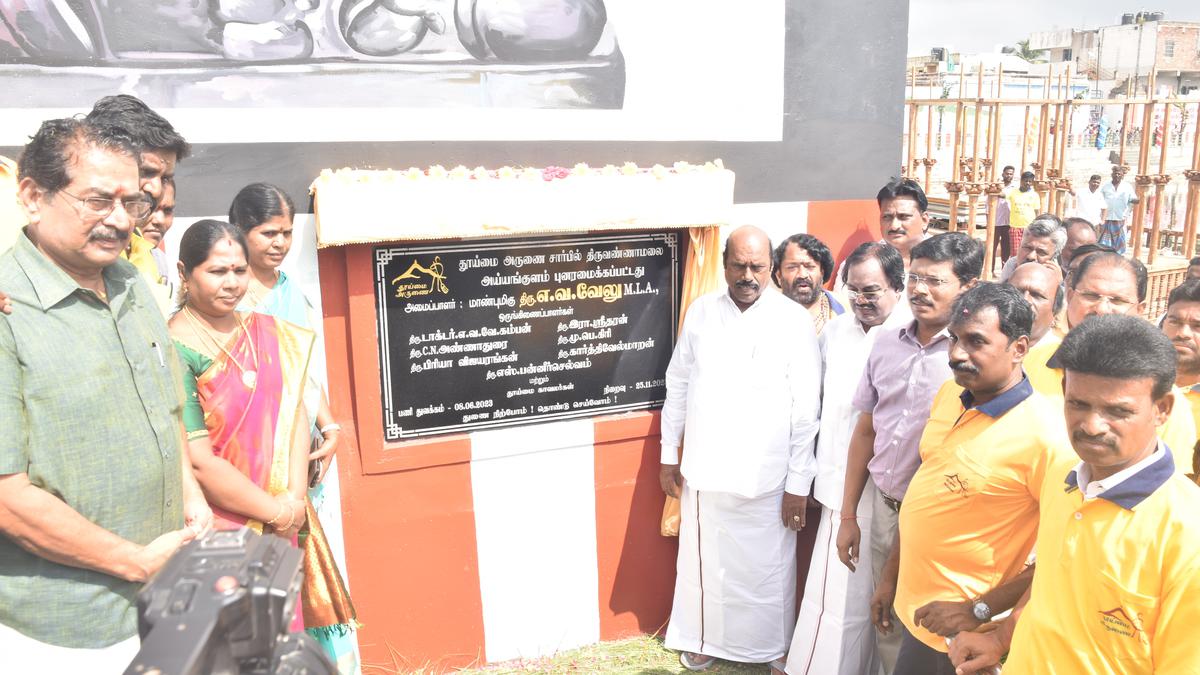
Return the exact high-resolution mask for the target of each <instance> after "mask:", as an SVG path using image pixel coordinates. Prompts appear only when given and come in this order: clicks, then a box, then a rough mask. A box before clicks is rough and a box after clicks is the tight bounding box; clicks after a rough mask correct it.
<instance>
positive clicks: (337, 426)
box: [317, 422, 342, 436]
mask: <svg viewBox="0 0 1200 675" xmlns="http://www.w3.org/2000/svg"><path fill="white" fill-rule="evenodd" d="M341 430H342V425H340V424H338V423H337V422H330V423H329V424H326V425H325V426H323V427H321V428H320V429H317V431H320V432H321V435H322V436H324V435H326V434H328V433H329V432H331V431H341Z"/></svg>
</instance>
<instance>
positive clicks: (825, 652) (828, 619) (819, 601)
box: [787, 242, 912, 675]
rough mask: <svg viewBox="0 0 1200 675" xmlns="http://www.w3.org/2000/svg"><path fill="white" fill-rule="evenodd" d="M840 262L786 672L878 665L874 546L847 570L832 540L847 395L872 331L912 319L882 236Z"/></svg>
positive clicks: (826, 338) (865, 511)
mask: <svg viewBox="0 0 1200 675" xmlns="http://www.w3.org/2000/svg"><path fill="white" fill-rule="evenodd" d="M842 270H843V274H845V275H846V279H845V287H846V293H847V294H848V295H849V296H850V309H851V312H849V313H846V314H842V315H841V316H838V317H835V318H834V319H833V320H832V321H830V322H829V323H828V324H826V326H825V330H824V331H823V332H822V333H821V335H820V337H819V339H818V341H819V343H820V346H821V355H822V358H823V360H824V362H825V377H824V386H823V387H822V394H821V427H820V431H819V432H818V433H817V476H816V480H815V481H814V482H813V497H814V498H816V499H817V501H819V502H820V503H821V520H820V524H819V525H818V526H817V539H816V546H815V548H814V549H813V553H812V562H811V564H810V565H809V568H808V577H807V581H806V582H805V589H804V600H803V602H802V603H801V605H800V615H799V617H798V618H797V619H796V631H795V634H794V635H793V637H792V646H791V649H789V650H788V663H787V672H789V673H791V674H792V675H817V674H826V673H827V674H829V675H860V674H861V673H875V672H877V671H878V670H879V654H878V650H877V649H876V647H875V631H874V630H873V629H872V628H871V623H870V621H868V620H867V615H866V611H865V609H866V607H867V604H868V603H869V602H870V600H871V593H872V591H873V590H874V586H873V582H872V578H871V571H870V570H871V561H870V555H871V551H870V549H867V550H865V551H863V553H862V557H861V558H860V563H861V564H862V565H863V566H864V568H863V569H859V570H858V571H856V572H851V571H850V570H848V569H847V568H846V567H845V566H843V565H841V564H839V562H838V558H837V548H836V547H835V546H834V545H833V543H834V537H835V536H836V535H837V530H838V526H839V525H840V524H841V517H842V488H843V486H844V485H845V482H846V447H847V445H848V443H849V441H850V435H851V434H852V433H853V432H854V426H855V424H856V423H857V421H858V417H859V414H860V413H859V412H858V411H857V410H855V409H854V406H853V403H852V402H853V398H854V390H855V389H856V388H857V387H858V380H859V378H861V377H862V372H863V367H864V366H865V365H866V363H867V357H868V356H870V354H871V347H872V346H873V345H874V344H875V339H876V338H877V337H878V336H879V334H880V333H882V332H884V331H885V330H887V329H889V328H899V327H901V326H904V325H907V324H909V323H910V322H911V321H912V314H911V313H909V311H908V304H907V303H905V302H904V301H903V296H904V262H903V261H902V260H901V259H900V253H899V252H898V251H897V250H896V249H894V248H892V247H891V246H889V245H888V244H881V243H879V242H868V243H866V244H861V245H859V246H858V248H856V249H854V251H853V252H852V253H851V254H850V256H849V257H848V258H846V263H845V265H844V266H843V267H842ZM873 501H874V495H864V497H863V498H862V499H861V500H859V503H858V510H857V513H858V516H859V518H861V519H862V522H863V525H864V526H865V527H869V526H868V525H867V523H869V522H870V518H871V506H872V504H873Z"/></svg>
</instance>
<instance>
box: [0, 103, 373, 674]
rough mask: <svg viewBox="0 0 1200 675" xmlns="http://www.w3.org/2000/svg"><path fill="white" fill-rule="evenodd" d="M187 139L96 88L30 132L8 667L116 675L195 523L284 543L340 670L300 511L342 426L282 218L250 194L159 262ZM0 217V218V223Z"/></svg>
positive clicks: (6, 561) (7, 569)
mask: <svg viewBox="0 0 1200 675" xmlns="http://www.w3.org/2000/svg"><path fill="white" fill-rule="evenodd" d="M189 153H190V146H189V145H188V143H187V141H186V140H185V139H184V138H183V137H182V136H181V135H180V134H179V133H178V132H177V131H176V130H175V129H174V128H173V127H172V125H171V124H170V123H169V122H168V121H167V120H166V119H164V118H163V117H162V116H161V115H159V114H157V113H156V112H154V111H153V110H151V109H150V108H149V107H147V106H146V105H145V104H144V103H143V102H142V101H140V100H138V99H136V98H134V97H131V96H125V95H120V96H110V97H105V98H103V99H101V100H99V101H97V102H96V104H95V106H94V107H93V108H92V110H91V111H90V112H89V113H88V114H87V115H86V116H78V117H72V118H64V119H54V120H47V121H45V122H43V123H42V124H41V126H40V128H39V129H38V130H37V132H36V133H35V134H34V135H33V136H32V138H31V139H30V141H29V143H28V144H27V145H26V146H25V147H24V149H23V151H22V153H21V155H20V157H19V158H18V161H17V167H16V176H15V179H16V185H15V192H16V195H15V196H16V200H17V202H18V203H19V204H20V207H21V212H22V225H23V227H21V229H20V232H19V233H18V234H16V236H14V237H12V238H11V239H12V241H13V244H12V245H11V248H9V250H7V252H5V253H3V255H0V311H2V312H3V313H2V314H0V425H3V426H4V428H5V432H6V433H5V438H6V440H5V441H4V442H3V445H2V446H0V651H3V652H4V654H5V657H4V663H5V665H4V666H3V668H2V669H3V670H5V671H6V672H8V671H9V669H10V668H11V669H12V672H35V671H36V670H40V671H46V672H56V673H57V672H63V673H65V672H80V673H83V672H88V673H110V672H122V671H124V669H125V667H126V666H127V665H128V664H129V662H130V661H131V660H132V658H133V656H134V655H135V654H136V653H137V650H138V646H139V639H138V635H137V623H138V622H137V608H136V604H135V603H136V594H137V592H138V590H139V589H140V588H141V585H142V583H144V582H145V581H146V580H147V579H148V578H149V577H150V576H152V575H153V574H154V573H155V572H156V571H157V570H158V569H159V568H160V567H161V566H162V565H163V564H164V563H165V562H166V561H167V560H168V559H169V558H170V557H171V556H172V555H174V554H175V553H176V552H177V551H178V550H179V549H180V548H181V547H182V546H184V545H185V544H187V543H188V542H190V541H192V540H193V539H195V538H196V537H198V536H201V535H203V534H204V533H206V532H207V531H208V530H209V529H211V528H222V529H229V528H239V527H249V528H251V529H253V530H255V531H258V532H264V533H272V534H274V535H278V536H280V537H284V538H286V539H289V540H290V541H292V543H293V544H295V545H297V546H299V547H301V548H302V549H303V560H304V585H303V588H302V591H301V598H300V602H299V603H297V610H296V615H295V617H294V620H293V622H292V627H293V628H294V629H297V630H299V629H301V628H303V629H305V630H307V632H308V633H309V634H310V635H312V636H313V638H314V639H316V640H317V642H318V643H320V645H321V646H322V647H323V649H324V651H325V652H326V654H327V655H328V656H329V658H330V660H331V661H332V662H334V663H335V664H336V665H337V667H338V668H339V671H340V672H344V673H349V672H357V669H358V666H357V654H356V650H355V645H354V631H355V628H356V625H357V624H356V620H355V612H354V608H353V605H352V603H351V601H350V598H349V596H348V594H347V592H346V588H345V584H344V581H343V578H342V576H341V573H340V571H339V570H338V569H337V566H336V564H335V563H334V558H333V555H332V553H331V551H330V549H329V545H328V543H327V541H326V538H325V535H324V532H323V530H322V528H321V525H320V521H319V519H318V516H317V506H318V505H319V504H320V503H321V500H322V499H323V497H324V493H323V490H322V480H323V479H324V477H325V474H326V472H327V471H328V469H329V464H330V462H331V461H332V459H333V456H334V453H335V451H336V448H337V445H338V434H339V431H340V427H339V425H338V424H337V422H336V421H335V419H334V417H333V415H332V413H331V411H330V409H329V404H328V399H327V396H326V395H325V392H324V390H323V388H322V386H321V384H320V383H321V382H322V381H323V374H322V373H320V372H319V369H318V368H314V367H313V365H312V364H313V363H314V361H317V362H319V355H318V353H319V351H320V347H319V346H317V345H316V338H315V333H314V331H313V328H314V327H315V321H316V319H315V317H314V316H313V313H312V306H311V304H310V303H309V302H308V300H307V299H306V298H305V297H304V295H303V293H302V292H301V291H300V290H299V288H298V287H297V286H296V285H295V284H294V283H292V282H291V280H289V279H288V277H287V275H286V274H284V273H283V272H281V271H280V270H279V266H280V264H281V263H282V262H283V259H284V257H285V256H286V255H287V253H288V250H289V248H290V247H291V237H292V227H293V226H292V220H293V216H294V211H295V209H294V207H293V205H292V202H291V200H290V199H289V198H288V196H287V195H286V194H285V193H284V192H283V191H282V190H280V189H279V188H277V187H274V186H272V185H269V184H266V183H255V184H252V185H249V186H246V187H245V188H243V189H242V190H241V191H240V192H238V193H237V194H236V196H233V198H232V204H231V206H230V209H229V221H228V222H225V221H217V220H202V221H199V222H196V223H194V224H192V225H191V226H190V227H189V228H188V229H187V231H186V232H185V233H184V235H183V237H182V238H181V239H180V242H179V254H178V260H170V259H169V258H168V256H167V254H166V252H165V247H164V244H163V238H164V236H165V235H166V234H167V233H168V231H169V230H170V229H171V227H172V225H173V222H174V209H175V203H176V196H177V189H178V195H179V196H181V197H186V194H187V193H186V186H182V187H179V188H177V185H176V181H175V169H176V165H177V163H178V162H180V161H183V160H185V159H186V158H187V157H188V155H189ZM6 225H7V223H6Z"/></svg>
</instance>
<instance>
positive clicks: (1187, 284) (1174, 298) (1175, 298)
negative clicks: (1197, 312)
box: [1167, 279, 1200, 309]
mask: <svg viewBox="0 0 1200 675" xmlns="http://www.w3.org/2000/svg"><path fill="white" fill-rule="evenodd" d="M1177 302H1200V279H1185V280H1184V282H1183V283H1182V284H1179V285H1178V286H1176V287H1175V288H1172V289H1171V294H1170V295H1168V296H1167V308H1168V309H1170V307H1171V305H1173V304H1175V303H1177Z"/></svg>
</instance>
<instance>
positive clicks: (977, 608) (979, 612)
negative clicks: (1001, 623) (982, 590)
mask: <svg viewBox="0 0 1200 675" xmlns="http://www.w3.org/2000/svg"><path fill="white" fill-rule="evenodd" d="M971 614H974V615H975V618H976V619H978V620H980V621H983V622H987V621H991V620H992V608H991V607H988V604H987V603H986V602H984V601H983V600H982V599H979V600H976V601H975V602H974V603H972V605H971Z"/></svg>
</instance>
